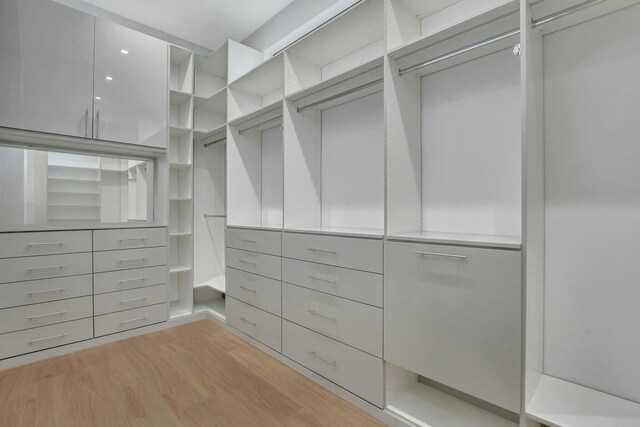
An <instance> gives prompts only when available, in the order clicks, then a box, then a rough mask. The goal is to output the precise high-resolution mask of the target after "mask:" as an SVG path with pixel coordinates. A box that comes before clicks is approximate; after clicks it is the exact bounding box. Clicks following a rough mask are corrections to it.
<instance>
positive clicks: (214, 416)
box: [0, 320, 384, 427]
mask: <svg viewBox="0 0 640 427" xmlns="http://www.w3.org/2000/svg"><path fill="white" fill-rule="evenodd" d="M381 425H384V424H382V423H380V422H379V421H378V420H376V419H374V418H372V417H371V416H369V415H368V414H366V413H364V412H362V411H361V410H359V409H358V408H356V407H354V406H352V405H351V404H349V403H347V402H346V401H344V400H342V399H341V398H339V397H337V396H335V395H334V394H332V393H330V392H328V391H326V390H325V389H323V388H322V387H320V386H318V385H316V384H315V383H313V382H312V381H310V380H308V379H307V378H305V377H303V376H302V375H300V374H298V373H297V372H295V371H293V370H292V369H290V368H288V367H287V366H285V365H283V364H282V363H280V362H278V361H276V360H275V359H273V358H271V357H269V356H267V355H266V354H264V353H262V352H261V351H260V350H258V349H256V348H254V347H252V346H250V345H249V344H247V343H245V342H244V341H242V340H241V339H239V338H238V337H236V336H235V335H233V334H231V333H229V332H228V331H226V330H224V329H223V328H221V327H220V326H217V325H215V324H213V323H212V322H209V321H206V320H205V321H200V322H195V323H190V324H187V325H183V326H178V327H175V328H171V329H167V330H163V331H160V332H156V333H152V334H148V335H143V336H140V337H135V338H131V339H128V340H124V341H119V342H115V343H112V344H107V345H103V346H100V347H95V348H92V349H88V350H84V351H80V352H77V353H73V354H70V355H66V356H61V357H57V358H54V359H49V360H45V361H42V362H37V363H32V364H30V365H25V366H21V367H18V368H14V369H9V370H6V371H2V372H0V426H2V427H22V426H47V427H48V426H61V427H74V426H82V427H92V426H118V427H119V426H153V427H161V426H193V427H195V426H225V427H226V426H241V427H252V426H381Z"/></svg>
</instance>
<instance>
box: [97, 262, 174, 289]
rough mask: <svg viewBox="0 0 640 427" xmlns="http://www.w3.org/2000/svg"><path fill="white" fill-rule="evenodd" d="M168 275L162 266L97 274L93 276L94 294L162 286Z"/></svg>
mask: <svg viewBox="0 0 640 427" xmlns="http://www.w3.org/2000/svg"><path fill="white" fill-rule="evenodd" d="M168 274H169V273H168V270H167V267H166V266H164V265H161V266H159V267H149V268H136V269H133V270H121V271H110V272H108V273H97V274H94V275H93V288H94V292H95V293H96V294H104V293H107V292H116V291H125V290H128V289H135V288H143V287H146V286H155V285H162V284H165V283H167V281H168V277H167V276H168Z"/></svg>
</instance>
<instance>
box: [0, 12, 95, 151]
mask: <svg viewBox="0 0 640 427" xmlns="http://www.w3.org/2000/svg"><path fill="white" fill-rule="evenodd" d="M94 21H95V20H94V18H93V17H92V16H89V15H86V14H84V13H80V12H77V11H75V10H73V9H70V8H68V7H65V6H62V5H60V4H58V3H55V2H53V1H48V0H0V58H2V59H1V60H0V126H5V127H11V128H18V129H27V130H34V131H41V132H49V133H56V134H63V135H70V136H80V137H89V138H90V137H91V136H92V135H91V116H92V105H93V104H92V99H93V51H94V46H93V32H94Z"/></svg>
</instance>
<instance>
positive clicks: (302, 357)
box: [282, 320, 384, 408]
mask: <svg viewBox="0 0 640 427" xmlns="http://www.w3.org/2000/svg"><path fill="white" fill-rule="evenodd" d="M282 354H284V355H285V356H287V357H288V358H290V359H292V360H294V361H296V362H298V363H299V364H301V365H303V366H305V367H307V368H309V369H310V370H312V371H314V372H316V373H318V374H319V375H322V376H323V377H325V378H327V379H328V380H331V381H333V382H335V383H336V384H338V385H339V386H341V387H344V388H346V389H347V390H349V391H350V392H352V393H354V394H356V395H358V396H360V397H361V398H363V399H364V400H366V401H368V402H371V403H372V404H374V405H376V406H378V407H380V408H382V407H383V406H384V402H383V364H382V359H378V358H377V357H374V356H371V355H370V354H367V353H364V352H362V351H360V350H357V349H355V348H353V347H349V346H348V345H345V344H342V343H339V342H338V341H335V340H332V339H331V338H327V337H325V336H323V335H320V334H318V333H315V332H313V331H310V330H308V329H305V328H303V327H301V326H298V325H295V324H293V323H291V322H288V321H286V320H283V321H282Z"/></svg>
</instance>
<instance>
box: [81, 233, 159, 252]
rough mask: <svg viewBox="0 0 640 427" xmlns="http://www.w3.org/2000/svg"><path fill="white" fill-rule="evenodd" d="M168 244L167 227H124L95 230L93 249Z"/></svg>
mask: <svg viewBox="0 0 640 427" xmlns="http://www.w3.org/2000/svg"><path fill="white" fill-rule="evenodd" d="M166 245H167V229H166V228H164V227H163V228H122V229H117V230H96V231H94V232H93V250H94V251H110V250H114V249H135V248H150V247H154V246H166Z"/></svg>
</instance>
